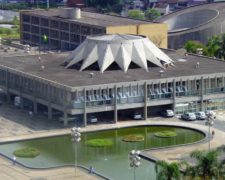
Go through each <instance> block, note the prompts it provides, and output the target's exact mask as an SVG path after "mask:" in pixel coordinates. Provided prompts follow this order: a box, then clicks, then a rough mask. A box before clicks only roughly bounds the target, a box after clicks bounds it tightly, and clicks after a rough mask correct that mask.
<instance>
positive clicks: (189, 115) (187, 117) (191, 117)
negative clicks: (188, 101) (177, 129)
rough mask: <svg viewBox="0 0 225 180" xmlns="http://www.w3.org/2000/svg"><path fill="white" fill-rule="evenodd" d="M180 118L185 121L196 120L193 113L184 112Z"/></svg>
mask: <svg viewBox="0 0 225 180" xmlns="http://www.w3.org/2000/svg"><path fill="white" fill-rule="evenodd" d="M181 119H184V120H186V121H194V120H196V116H195V114H194V113H185V114H183V115H181Z"/></svg>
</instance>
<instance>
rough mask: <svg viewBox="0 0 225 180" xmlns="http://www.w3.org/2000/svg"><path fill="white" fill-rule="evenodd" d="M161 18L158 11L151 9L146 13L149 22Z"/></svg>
mask: <svg viewBox="0 0 225 180" xmlns="http://www.w3.org/2000/svg"><path fill="white" fill-rule="evenodd" d="M159 16H160V13H159V11H157V10H156V9H150V8H149V9H147V10H146V11H145V18H146V19H147V20H150V21H153V20H154V19H156V18H158V17H159Z"/></svg>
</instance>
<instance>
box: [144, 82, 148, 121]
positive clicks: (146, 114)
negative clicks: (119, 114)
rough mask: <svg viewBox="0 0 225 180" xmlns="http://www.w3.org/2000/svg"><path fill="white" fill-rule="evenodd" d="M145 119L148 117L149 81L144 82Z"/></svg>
mask: <svg viewBox="0 0 225 180" xmlns="http://www.w3.org/2000/svg"><path fill="white" fill-rule="evenodd" d="M144 119H145V120H147V119H148V89H147V82H145V84H144Z"/></svg>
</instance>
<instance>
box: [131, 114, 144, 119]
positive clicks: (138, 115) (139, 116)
mask: <svg viewBox="0 0 225 180" xmlns="http://www.w3.org/2000/svg"><path fill="white" fill-rule="evenodd" d="M132 118H133V119H134V120H141V119H143V117H142V114H141V113H139V112H135V113H134V114H133V116H132Z"/></svg>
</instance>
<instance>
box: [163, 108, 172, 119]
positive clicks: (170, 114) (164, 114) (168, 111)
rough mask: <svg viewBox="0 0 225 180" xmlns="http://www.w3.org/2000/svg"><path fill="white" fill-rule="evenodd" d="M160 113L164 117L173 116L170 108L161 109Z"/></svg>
mask: <svg viewBox="0 0 225 180" xmlns="http://www.w3.org/2000/svg"><path fill="white" fill-rule="evenodd" d="M161 115H162V116H164V117H173V116H174V112H173V111H172V110H170V109H167V110H164V111H162V112H161Z"/></svg>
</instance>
